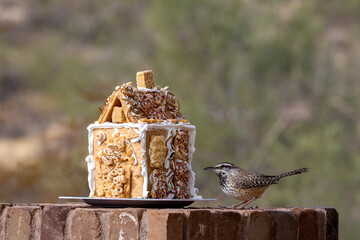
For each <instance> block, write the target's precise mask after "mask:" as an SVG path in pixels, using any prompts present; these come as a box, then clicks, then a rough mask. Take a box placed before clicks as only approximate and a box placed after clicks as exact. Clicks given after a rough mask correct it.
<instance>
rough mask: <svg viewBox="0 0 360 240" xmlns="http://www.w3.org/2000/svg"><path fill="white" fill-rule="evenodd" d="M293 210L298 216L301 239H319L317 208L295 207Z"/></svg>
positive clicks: (299, 236) (299, 237)
mask: <svg viewBox="0 0 360 240" xmlns="http://www.w3.org/2000/svg"><path fill="white" fill-rule="evenodd" d="M293 212H294V213H295V215H297V217H298V221H299V230H298V239H299V240H312V239H319V223H318V215H317V212H316V210H315V209H294V210H293Z"/></svg>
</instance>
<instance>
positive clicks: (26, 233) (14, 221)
mask: <svg viewBox="0 0 360 240" xmlns="http://www.w3.org/2000/svg"><path fill="white" fill-rule="evenodd" d="M40 211H41V209H40V207H36V206H14V207H6V208H5V209H4V210H3V214H2V218H3V219H2V222H1V225H2V235H1V237H2V239H3V240H12V239H17V240H22V239H24V240H25V239H39V236H40V221H41V216H40Z"/></svg>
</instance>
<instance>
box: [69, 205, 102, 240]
mask: <svg viewBox="0 0 360 240" xmlns="http://www.w3.org/2000/svg"><path fill="white" fill-rule="evenodd" d="M66 239H71V240H86V239H94V240H95V239H101V227H100V220H99V219H98V217H97V215H96V213H95V210H94V209H86V208H84V209H82V208H78V209H75V210H73V211H71V212H70V213H69V217H68V220H67V226H66Z"/></svg>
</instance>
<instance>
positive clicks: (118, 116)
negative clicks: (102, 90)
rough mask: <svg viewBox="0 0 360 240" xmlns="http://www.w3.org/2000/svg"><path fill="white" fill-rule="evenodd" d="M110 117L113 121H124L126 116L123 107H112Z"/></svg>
mask: <svg viewBox="0 0 360 240" xmlns="http://www.w3.org/2000/svg"><path fill="white" fill-rule="evenodd" d="M111 119H112V122H113V123H124V122H126V116H125V113H124V109H123V107H114V109H113V112H112V117H111Z"/></svg>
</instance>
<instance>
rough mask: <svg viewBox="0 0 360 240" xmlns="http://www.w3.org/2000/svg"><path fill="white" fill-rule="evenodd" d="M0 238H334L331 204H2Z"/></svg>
mask: <svg viewBox="0 0 360 240" xmlns="http://www.w3.org/2000/svg"><path fill="white" fill-rule="evenodd" d="M0 216H1V218H0V240H10V239H11V240H13V239H16V240H21V239H41V240H52V239H54V240H57V239H73V240H75V239H76V240H80V239H84V240H88V239H116V240H121V239H172V240H177V239H196V240H201V239H206V240H208V239H220V240H225V239H286V240H289V239H304V240H305V239H306V240H311V239H321V240H323V239H328V240H330V239H338V214H337V212H336V210H335V209H333V208H268V209H254V210H233V209H215V208H212V209H210V208H185V209H141V208H96V207H90V206H88V205H86V204H31V205H12V204H0Z"/></svg>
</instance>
